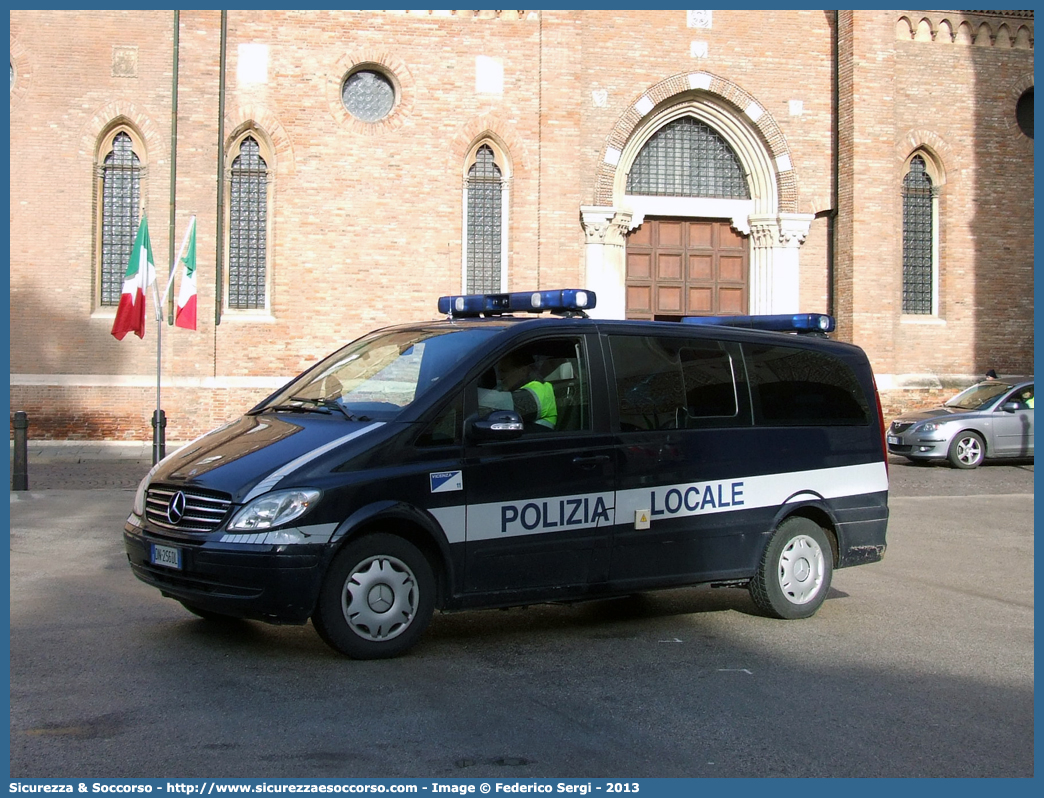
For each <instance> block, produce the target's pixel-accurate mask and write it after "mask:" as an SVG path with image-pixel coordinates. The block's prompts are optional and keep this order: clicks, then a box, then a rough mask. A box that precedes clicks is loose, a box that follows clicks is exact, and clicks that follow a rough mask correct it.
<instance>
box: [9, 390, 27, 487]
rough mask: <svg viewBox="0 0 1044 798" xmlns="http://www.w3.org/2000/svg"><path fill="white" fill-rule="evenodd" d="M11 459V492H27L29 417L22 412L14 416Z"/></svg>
mask: <svg viewBox="0 0 1044 798" xmlns="http://www.w3.org/2000/svg"><path fill="white" fill-rule="evenodd" d="M13 459H14V462H13V463H12V464H11V490H29V416H27V415H26V414H25V411H24V410H19V411H17V412H16V413H15V414H14V458H13Z"/></svg>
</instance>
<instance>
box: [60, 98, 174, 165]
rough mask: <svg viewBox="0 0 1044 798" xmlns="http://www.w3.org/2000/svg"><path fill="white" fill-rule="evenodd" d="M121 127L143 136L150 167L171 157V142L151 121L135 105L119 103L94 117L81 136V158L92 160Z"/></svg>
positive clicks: (103, 109)
mask: <svg viewBox="0 0 1044 798" xmlns="http://www.w3.org/2000/svg"><path fill="white" fill-rule="evenodd" d="M118 125H127V126H128V127H130V128H133V129H134V130H135V131H136V132H137V133H138V134H139V135H140V136H141V138H142V140H143V141H144V142H145V149H146V154H147V155H148V159H149V162H150V163H151V162H156V161H157V160H159V159H163V158H166V157H167V156H168V154H169V152H170V147H169V146H168V142H167V140H166V139H165V138H164V136H163V135H161V134H160V131H159V128H157V127H156V124H155V123H154V122H153V121H152V119H151V118H149V116H148V115H147V114H146V113H144V112H143V111H141V110H139V109H138V108H137V107H136V106H135V105H134V103H131V102H122V101H119V100H116V101H114V102H111V103H108V104H106V105H104V106H102V107H101V108H99V109H98V110H97V111H95V112H94V113H93V114H92V115H91V118H90V120H89V121H88V122H87V124H85V125H84V128H83V133H82V134H81V135H80V154H81V155H84V156H87V157H90V158H93V157H94V156H95V153H96V152H97V150H98V143H99V142H100V140H101V139H102V137H103V136H105V135H106V134H107V133H108V132H109V131H110V130H112V129H113V128H114V127H117V126H118Z"/></svg>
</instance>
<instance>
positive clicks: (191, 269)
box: [174, 216, 196, 330]
mask: <svg viewBox="0 0 1044 798" xmlns="http://www.w3.org/2000/svg"><path fill="white" fill-rule="evenodd" d="M181 262H182V263H183V264H185V271H184V272H183V273H182V275H181V288H180V290H179V291H178V309H177V313H176V315H175V316H174V326H175V327H184V328H185V329H187V330H194V329H196V217H195V216H193V217H192V231H191V233H190V234H189V245H188V251H187V252H186V253H185V256H184V257H183V258H182V259H181Z"/></svg>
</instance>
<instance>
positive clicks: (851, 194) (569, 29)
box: [11, 10, 1033, 440]
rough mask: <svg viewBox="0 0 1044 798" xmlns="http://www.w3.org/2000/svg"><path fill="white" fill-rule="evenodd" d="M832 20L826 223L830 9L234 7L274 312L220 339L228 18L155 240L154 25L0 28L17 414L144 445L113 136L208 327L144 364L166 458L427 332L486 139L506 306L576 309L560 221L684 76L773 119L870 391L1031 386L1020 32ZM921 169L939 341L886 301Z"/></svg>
mask: <svg viewBox="0 0 1044 798" xmlns="http://www.w3.org/2000/svg"><path fill="white" fill-rule="evenodd" d="M839 13H840V24H838V26H837V31H836V33H837V42H838V55H839V82H838V85H839V88H840V108H839V118H838V126H839V130H840V137H839V141H838V157H839V172H838V176H839V182H840V191H839V195H838V197H837V200H836V203H835V199H834V197H833V184H834V175H833V156H834V152H833V146H834V143H833V142H834V135H833V125H834V116H833V96H832V88H833V82H834V73H833V70H834V63H833V62H834V33H835V31H834V14H833V12H824V11H771V10H766V11H758V12H751V11H728V10H722V11H714V12H713V17H712V20H711V23H710V25H709V27H708V26H706V25H704V26H703V27H700V25H701V24H702V22H701V21H697V22H696V23H695V24H694V25H693V26H690V24H689V23H690V18H689V17H688V16H687V12H685V11H680V10H679V11H615V10H614V11H609V10H604V11H595V10H592V11H542V12H536V11H522V12H515V11H501V12H494V11H488V12H432V13H428V12H408V13H407V12H361V11H319V12H303V11H267V10H252V11H230V12H229V13H228V36H227V40H228V47H227V69H226V80H227V85H226V92H227V94H226V101H225V110H224V117H223V124H224V137H225V139H224V141H225V145H226V146H227V145H228V144H230V143H231V141H232V139H233V138H234V137H235V136H236V135H237V133H239V132H242V131H243V130H244V129H245V127H247V126H253V127H254V128H256V132H257V135H258V136H259V137H261V138H262V139H263V141H264V146H265V152H266V154H267V160H268V167H269V178H270V180H271V194H270V196H271V199H272V213H271V217H270V234H271V236H270V243H271V247H270V250H269V267H270V273H271V282H270V286H269V299H270V312H268V313H263V314H238V313H233V312H224V313H223V314H221V318H220V324H216V323H215V304H216V297H217V292H218V286H217V279H216V276H215V269H216V265H217V263H218V261H219V252H218V250H219V248H218V245H217V230H218V226H219V221H220V220H219V217H218V211H217V186H218V161H219V157H218V153H219V149H220V147H219V142H218V139H219V123H220V122H221V121H222V120H220V119H219V78H220V74H219V68H220V41H221V27H220V26H221V14H220V12H218V11H184V12H181V14H180V27H179V42H178V44H179V63H178V117H177V122H178V124H177V132H178V139H177V152H176V158H177V161H176V164H177V177H176V185H175V188H176V192H175V196H176V205H175V208H174V223H173V228H174V229H173V231H171V229H170V228H171V221H170V217H171V207H170V195H171V190H170V189H171V186H170V180H171V155H172V153H171V108H172V92H171V80H172V73H173V60H172V47H173V42H174V30H173V21H174V14H173V12H167V11H148V12H139V11H91V12H77V11H46V12H26V11H13V12H12V13H11V60H12V66H13V67H14V70H15V81H14V86H13V87H12V91H11V186H12V190H11V307H12V313H11V372H12V375H14V376H13V377H12V388H11V393H12V396H11V399H12V405H11V407H12V409H24V410H26V411H27V412H29V413H30V416H31V418H32V423H33V425H34V426H33V429H34V431H35V432H36V433H37V434H41V435H51V436H55V437H111V438H116V439H127V438H131V439H134V438H137V439H146V438H148V437H149V436H150V435H151V427H150V426H149V419H150V418H151V414H152V410H153V409H154V406H155V393H154V388H150V387H149V385H150V383H153V382H154V379H155V372H156V362H157V349H156V338H155V334H156V324H155V321H154V320H153V319H152V318H150V319H149V321H148V327H147V333H146V338H145V340H144V341H140V340H138V339H137V338H136V337H134V336H128V337H127V338H125V339H124V340H123V341H122V342H117V341H115V339H113V338H112V336H111V335H110V334H109V331H110V329H111V326H112V316H113V309H111V308H110V309H107V310H106V309H99V308H98V307H97V306H96V298H95V291H96V283H97V273H96V272H97V262H96V256H95V255H94V250H95V247H96V246H97V231H96V229H95V215H96V210H95V203H96V202H97V198H96V185H95V169H96V162H95V161H96V152H95V150H96V148H97V146H98V141H99V139H100V137H101V136H102V135H103V133H104V132H105V131H106V129H108V127H109V126H111V125H112V124H113V123H114V122H116V121H118V120H121V119H123V120H127V121H129V123H130V124H132V125H133V126H134V128H135V129H136V130H137V131H138V133H139V134H140V135H141V137H142V139H143V140H144V144H145V150H146V152H145V153H144V156H145V165H146V177H145V180H144V181H143V204H144V207H145V210H146V211H147V212H148V215H149V222H150V232H151V234H152V244H153V249H154V252H155V254H156V257H157V261H158V265H159V267H160V269H161V271H162V270H164V269H165V268H166V267H167V266H168V265H169V262H170V260H171V253H172V251H174V250H176V249H177V247H178V246H179V245H180V243H181V238H182V236H183V234H184V231H185V229H186V226H187V224H188V221H189V219H190V218H191V217H192V216H193V215H195V216H196V217H197V220H198V239H197V243H198V272H197V281H198V286H199V329H198V330H197V331H195V332H191V331H186V330H181V329H176V328H172V327H166V328H164V330H163V334H162V351H161V360H162V369H163V382H164V384H165V386H170V387H169V388H167V387H165V388H164V396H165V398H164V409H165V410H166V412H167V415H168V419H169V425H170V426H169V427H168V432H167V436H168V438H169V439H172V440H174V439H188V438H190V437H194V436H195V435H196V434H198V433H199V432H202V431H203V430H205V429H207V428H210V427H213V426H216V425H218V424H220V423H223V422H224V421H226V420H227V419H228V418H230V417H232V416H235V415H238V414H239V413H240V412H241V411H242V410H243V409H245V408H246V407H249V406H250V405H251V404H253V402H255V401H256V400H257V399H259V398H261V397H262V396H264V395H265V394H267V393H268V389H261V388H254V387H240V386H242V385H245V384H248V383H249V381H250V380H266V381H267V383H266V384H272V385H274V384H278V382H279V380H281V379H286V378H289V377H290V376H292V375H293V374H295V373H297V372H298V371H300V370H301V369H303V368H304V367H305V366H307V365H308V364H309V363H311V362H314V361H315V360H316V359H317V358H318V357H320V356H322V355H323V354H325V353H327V352H329V351H331V350H332V349H334V348H335V347H336V346H338V345H340V344H341V343H343V342H345V341H347V340H350V339H352V338H355V337H357V336H359V335H361V334H363V333H365V332H367V331H369V330H370V329H373V328H374V327H377V326H383V325H386V324H392V323H398V322H404V321H413V320H418V319H425V318H434V317H436V315H437V314H436V312H435V298H436V297H438V296H439V295H441V294H447V293H454V292H457V291H459V290H460V287H461V240H462V209H461V205H462V186H463V178H464V172H463V169H464V158H465V156H466V154H467V151H468V149H469V147H471V146H472V145H473V144H474V143H475V141H476V140H477V138H478V137H479V136H481V135H484V134H487V133H488V134H490V135H492V136H494V137H495V138H496V140H497V141H498V142H500V143H501V144H502V145H503V148H504V149H505V150H506V152H507V154H508V157H509V159H510V178H509V186H510V193H509V197H510V199H509V209H508V212H509V232H508V240H509V251H508V266H509V275H510V276H509V285H510V287H511V288H516V289H521V288H529V287H536V286H539V287H555V286H563V285H582V284H583V282H584V274H585V260H584V238H583V233H582V230H581V227H580V223H579V208H580V206H582V205H586V204H591V203H593V202H595V201H596V197H597V191H598V184H597V180H598V175H599V169H600V167H601V159H602V157H603V155H604V152H605V145H606V141H607V137H608V136H609V135H610V134H611V133H612V131H613V130H614V128H615V127H616V126H617V125H618V123H619V122H620V120H621V118H622V117H623V116H624V115H625V114H627V113H628V111H629V109H630V108H631V107H632V106H633V104H634V102H635V101H636V99H638V98H639V97H641V96H642V95H643V93H644V92H646V91H648V89H649V88H650V87H651V86H654V85H657V84H660V83H662V82H663V81H665V80H667V79H669V78H672V77H675V76H677V77H678V78H679V79H681V78H684V76H686V75H687V74H688V73H689V72H692V71H698V70H701V71H706V72H710V73H712V74H714V75H717V76H719V77H720V78H721V79H722V80H725V81H728V82H729V83H730V85H732V86H735V87H737V90H740V91H742V92H744V93H745V94H747V95H749V96H750V97H752V98H754V99H755V100H756V102H757V103H758V104H760V105H761V106H762V107H763V108H764V109H765V111H766V112H767V113H769V114H771V116H772V119H773V120H774V123H775V124H776V125H777V127H778V131H779V135H781V136H782V138H783V139H784V140H785V144H786V147H787V151H788V152H789V154H790V156H791V159H792V161H793V165H794V174H795V176H796V178H795V181H794V183H793V186H792V189H788V190H793V191H794V192H796V198H797V208H798V210H799V211H800V212H801V213H807V214H820V216H819V217H818V218H817V219H816V220H815V221H814V222H813V223H812V227H811V230H810V232H809V235H808V237H807V239H806V240H805V242H804V244H803V245H802V247H801V251H800V262H801V271H800V294H801V302H802V306H803V307H804V308H805V309H808V310H826V309H828V308H827V303H828V295H829V294H830V293H831V288H832V293H833V299H834V308H833V309H834V312H835V314H836V315H837V317H838V320H839V330H840V333H839V335H840V337H842V338H844V339H846V340H853V341H855V342H856V343H859V344H860V345H862V346H863V347H864V348H866V349H867V351H868V353H869V354H870V356H871V359H872V362H873V364H874V367H875V369H876V371H877V372H878V373H881V374H885V375H900V376H901V375H904V374H929V375H958V376H960V375H964V376H965V377H967V378H969V379H970V375H976V374H981V373H982V372H983V371H985V369H986V368H987V367H991V366H992V367H994V368H997V369H998V370H999V371H1002V372H1017V371H1030V370H1032V353H1033V333H1032V327H1033V323H1032V322H1033V302H1032V295H1033V294H1032V287H1033V277H1032V250H1033V246H1032V244H1033V203H1032V175H1033V158H1032V141H1031V140H1029V139H1027V138H1026V137H1025V136H1024V135H1023V134H1022V133H1021V132H1020V131H1019V130H1018V129H1017V127H1016V126H1015V125H1014V124H1013V119H1014V103H1015V102H1016V101H1017V99H1018V96H1019V94H1020V93H1021V91H1023V90H1024V89H1025V88H1027V87H1029V86H1032V69H1033V51H1032V49H1031V48H1030V47H1028V46H1025V41H1023V43H1022V44H1019V45H1018V46H1013V45H1015V44H1017V42H1016V41H1015V37H1014V31H1015V30H1016V29H1017V28H1018V27H1019V26H1022V27H1024V28H1025V26H1027V25H1028V26H1029V29H1030V31H1031V30H1032V16H1029V17H1026V16H1022V17H1016V18H1013V19H1012V20H1005V19H1003V18H1000V17H997V16H996V15H994V16H989V15H986V16H981V17H967V18H969V19H971V20H972V21H973V22H974V23H975V24H976V25H978V23H980V22H984V21H985V22H987V23H989V25H991V26H992V29H993V30H994V31H995V32H998V31H999V30H1000V28H999V25H1000V23H1001V22H1003V21H1007V22H1008V24H1009V25H1010V30H1011V31H1012V37H1011V38H1010V39H1009V40H1005V39H1004V38H1003V36H997V37H996V38H995V39H994V40H991V41H990V42H989V43H979V44H968V45H962V44H957V43H953V42H952V36H951V37H950V38H951V41H950V43H946V39H947V36H946V35H942V34H940V35H939V36H937V38H936V40H935V41H918V40H915V38H914V37H913V36H912V35H908V36H906V37H905V38H904V37H903V36H902V35H900V34H897V32H896V31H897V29H899V28H900V26H899V25H898V22H899V20H898V18H897V15H899V14H901V13H902V12H892V11H887V12H885V11H882V12H875V11H856V12H839ZM927 13H929V12H918V16H917V17H916V20H917V21H919V20H920V19H921V16H923V15H924V14H927ZM946 13H948V14H950V17H945V14H943V12H930V14H931V15H932V16H931V18H930V20H929V22H930V23H931V24H932V25H934V26H935V28H936V29H937V30H938V31H943V28H944V23H946V24H952V25H953V27H954V29H956V24H955V23H956V22H959V20H962V19H965V17H958V16H955V15H956V14H957V12H946ZM916 27H917V25H916V22H915V24H914V28H916ZM900 32H901V31H900ZM1005 41H1007V42H1008V44H1007V46H1004V42H1005ZM259 53H260V54H262V55H263V56H264V57H263V58H262V59H261V61H260V64H261V66H260V67H259V66H258V64H259V61H258V60H257V59H258V56H259ZM477 57H486V58H489V59H493V60H494V61H495V62H496V63H498V64H499V65H500V66H501V67H502V68H503V84H502V88H501V90H500V91H497V92H481V91H478V90H477V88H476V58H477ZM360 63H374V64H379V65H382V67H383V68H385V69H387V70H389V71H391V72H392V73H394V75H395V78H396V80H397V81H398V83H399V87H400V103H399V106H398V107H397V109H396V111H395V112H394V113H393V115H392V116H391V117H389V119H387V120H385V121H384V122H381V123H377V124H373V125H369V124H365V123H361V122H359V121H357V120H354V119H353V118H352V117H351V116H350V115H349V114H348V113H347V112H346V111H345V110H344V108H343V106H342V105H341V102H340V83H341V81H342V79H343V77H344V75H345V74H346V72H347V71H348V69H350V68H351V66H352V65H354V64H360ZM940 76H945V81H942V82H941V81H940ZM737 113H739V109H737ZM916 146H929V147H931V148H932V149H933V152H936V153H937V154H938V156H939V159H940V163H941V164H942V165H943V167H944V168H945V173H946V181H945V185H943V186H942V194H941V200H940V206H941V210H942V216H941V220H942V221H941V231H940V239H941V255H942V271H941V309H940V317H939V319H936V320H933V321H932V322H931V323H927V324H926V323H921V321H922V320H910V319H906V318H904V317H902V314H901V313H900V307H899V303H900V291H899V285H900V283H899V274H900V266H901V246H900V243H899V235H898V231H899V230H900V229H901V204H900V199H899V187H900V183H901V179H902V174H901V167H902V163H903V161H904V159H905V158H906V157H907V156H908V155H909V152H910V149H911V147H916ZM835 205H836V209H837V212H838V223H837V248H836V253H835V262H834V264H833V273H832V274H831V271H830V270H829V268H828V249H829V246H828V245H829V242H828V230H827V221H826V218H825V217H826V215H828V214H829V213H830V212H831V210H832V209H833V208H834V206H835ZM831 279H833V286H831V285H830V280H831ZM47 375H53V378H52V379H51V380H50V383H48V380H47V379H46V378H47ZM119 385H123V386H127V385H130V386H132V387H122V388H120V387H117V386H119ZM193 386H195V387H193ZM916 393H917V391H916V390H913V391H912V393H911V390H905V391H897V392H896V396H897V397H900V398H901V401H900V399H897V404H901V403H902V402H906V401H909V400H910V397H911V396H912V395H915V394H916ZM931 398H932V397H931V396H926V397H925V398H924V399H925V401H930V399H931ZM918 401H920V400H918Z"/></svg>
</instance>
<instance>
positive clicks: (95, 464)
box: [8, 440, 182, 491]
mask: <svg viewBox="0 0 1044 798" xmlns="http://www.w3.org/2000/svg"><path fill="white" fill-rule="evenodd" d="M181 446H182V443H180V442H174V443H169V442H168V443H167V446H166V453H167V454H170V453H171V452H174V451H177V449H179V448H180V447H181ZM10 450H11V455H10V459H9V460H8V462H9V463H12V462H13V459H14V441H11V446H10ZM27 454H28V461H29V467H28V472H29V490H30V491H37V490H53V489H72V490H90V489H96V488H126V489H128V490H133V489H134V488H136V487H137V486H138V483H139V482H141V479H142V477H144V476H145V475H146V474H147V473H148V471H149V469H150V468H151V467H152V441H33V440H30V441H29V443H28V445H27Z"/></svg>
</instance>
